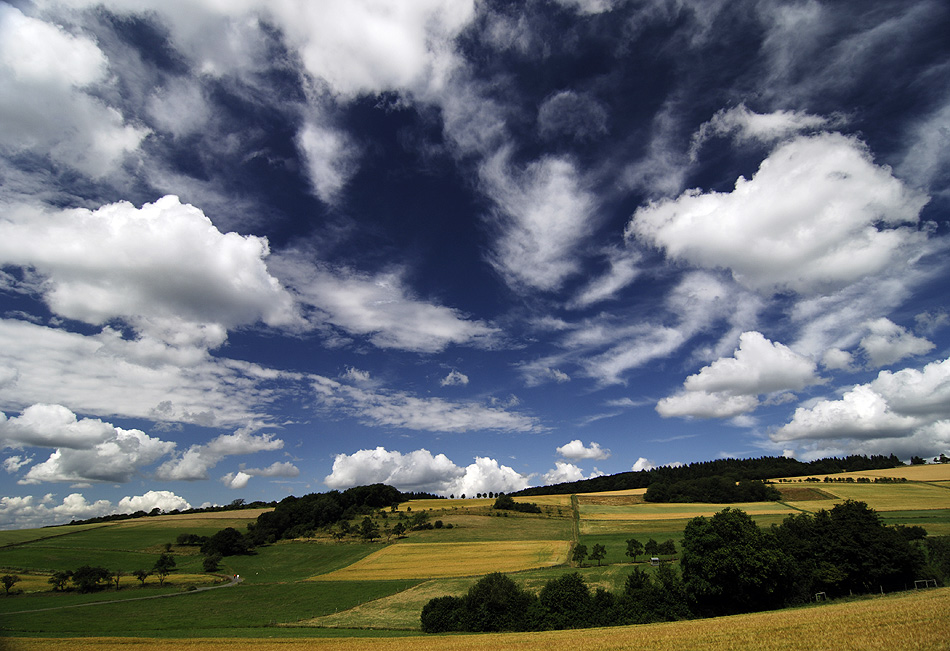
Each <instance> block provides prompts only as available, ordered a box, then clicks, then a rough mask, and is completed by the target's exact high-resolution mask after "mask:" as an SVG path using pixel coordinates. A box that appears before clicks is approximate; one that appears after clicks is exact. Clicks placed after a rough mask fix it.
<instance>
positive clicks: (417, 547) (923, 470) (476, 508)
mask: <svg viewBox="0 0 950 651" xmlns="http://www.w3.org/2000/svg"><path fill="white" fill-rule="evenodd" d="M874 472H875V473H878V476H880V475H884V476H890V477H899V476H902V477H905V478H906V479H907V480H908V481H907V482H906V483H879V484H868V483H861V484H858V483H824V482H821V483H818V484H816V483H798V482H792V483H787V484H780V485H779V487H780V488H781V489H782V491H783V497H784V500H783V501H782V502H780V503H758V504H737V505H731V506H734V507H737V508H741V509H743V510H745V511H746V512H747V513H749V514H750V515H751V516H752V517H753V518H754V519H755V520H756V522H757V523H758V524H759V525H760V526H766V527H767V526H769V525H770V524H778V523H780V522H781V521H782V519H783V518H784V517H785V516H786V515H788V514H791V513H797V512H803V511H804V512H815V511H817V510H819V509H829V508H831V507H832V506H834V505H835V504H836V503H838V502H841V501H843V500H845V499H860V500H862V501H866V502H867V503H868V504H869V505H870V506H871V507H872V508H874V509H876V510H877V511H879V512H880V514H881V517H882V518H883V519H884V521H885V522H887V523H888V524H909V525H921V526H923V527H925V528H926V529H927V530H928V531H929V532H930V533H931V534H932V535H950V467H948V466H915V467H907V468H899V469H891V470H888V471H886V472H885V471H874ZM861 474H863V475H869V474H870V475H871V476H874V475H873V474H871V473H861ZM521 501H530V502H533V503H536V504H538V505H539V506H541V507H542V511H543V512H542V513H541V514H522V513H508V514H506V515H500V514H499V513H497V512H493V511H492V510H491V508H490V506H491V503H492V500H485V499H469V500H416V501H413V502H410V503H407V504H403V505H401V507H400V512H401V513H403V514H405V516H411V515H413V514H417V513H418V512H419V511H425V512H426V513H427V515H428V516H429V521H430V522H432V521H435V520H437V519H438V520H442V521H443V524H444V526H443V527H441V528H438V529H429V530H422V531H413V532H409V533H408V535H407V536H406V537H404V538H401V539H398V540H397V539H392V540H387V538H386V537H385V536H384V537H383V538H382V539H379V540H377V541H375V542H371V543H370V542H364V541H359V540H357V539H356V538H349V539H346V540H344V541H342V542H340V541H336V540H334V539H333V538H331V537H330V536H328V535H322V534H321V535H317V536H316V537H314V538H309V539H298V540H293V541H281V542H279V543H276V544H272V545H266V546H263V547H260V548H259V549H258V550H257V551H256V553H254V554H252V555H247V556H231V557H227V558H225V559H224V561H223V563H222V567H221V571H220V572H219V573H218V574H217V575H213V574H207V573H205V572H203V571H202V567H201V561H202V557H201V555H200V554H199V553H198V550H197V548H196V547H183V546H179V545H177V544H175V541H176V539H177V537H178V535H179V534H181V533H197V534H200V535H210V534H212V533H214V532H215V531H218V530H219V529H221V528H223V527H227V526H233V527H235V528H237V529H239V530H243V529H244V527H246V525H247V523H248V522H251V521H253V520H254V519H255V518H256V517H257V515H258V514H259V513H260V510H254V511H246V512H244V511H230V512H226V513H213V514H206V515H205V517H202V514H192V515H187V516H183V515H175V516H158V517H150V518H140V519H136V520H129V521H121V522H112V523H104V524H95V525H71V526H64V527H53V528H47V529H36V530H26V531H0V573H4V574H5V573H14V574H18V575H19V576H21V578H22V580H21V582H20V583H18V584H17V585H16V586H15V591H19V593H18V594H14V595H11V596H9V597H0V636H2V637H4V638H5V639H4V640H0V642H6V643H7V645H6V646H3V644H0V648H11V649H21V648H22V649H62V648H67V645H68V648H70V649H82V648H84V647H85V646H86V645H87V644H89V645H92V646H90V647H89V648H93V646H94V648H97V649H98V648H104V649H109V648H119V646H122V648H123V649H127V648H129V644H130V642H129V641H128V640H123V641H119V640H118V639H116V640H114V641H110V639H111V638H135V640H134V641H133V643H131V645H132V646H133V647H134V648H136V649H143V650H145V649H150V648H153V647H152V646H151V645H153V644H158V645H160V644H161V643H160V640H161V639H165V638H175V639H176V647H178V646H180V647H181V648H192V647H193V648H196V649H197V648H200V649H216V648H218V647H219V646H223V645H224V644H227V645H228V648H229V649H240V648H241V647H242V646H243V643H242V642H241V641H240V640H238V641H233V639H234V638H242V639H244V638H253V639H254V640H255V642H254V644H255V648H275V649H276V648H281V649H295V648H298V646H302V642H301V641H298V639H303V640H305V643H306V644H307V645H308V647H314V646H315V647H316V648H338V647H339V648H344V647H345V648H347V649H360V648H364V647H363V645H365V644H372V646H373V648H377V649H379V648H382V649H389V648H391V649H402V648H407V647H406V644H412V645H413V647H412V648H413V649H417V650H418V649H427V648H439V649H456V648H458V649H468V648H475V647H479V648H481V647H482V646H484V645H486V644H499V645H502V646H504V647H505V648H523V649H534V648H541V647H549V646H550V645H552V644H562V645H563V644H565V643H566V640H567V639H568V636H570V639H571V646H572V647H576V648H578V649H586V648H591V649H595V648H596V649H613V648H616V649H627V648H644V647H649V648H651V649H653V648H656V649H665V648H670V649H672V648H677V649H679V648H697V649H700V648H701V649H722V648H775V649H795V648H818V647H821V646H823V644H822V642H821V641H820V640H821V639H822V637H821V636H822V635H828V634H829V631H830V630H834V634H835V636H836V638H835V640H836V642H838V641H840V639H845V638H841V637H840V636H842V635H851V636H853V637H854V639H855V640H859V641H860V643H856V644H854V645H849V644H845V645H844V646H848V647H852V646H853V647H856V648H884V647H885V646H887V647H888V648H892V647H894V646H899V647H900V648H948V647H947V646H946V645H947V640H948V639H950V636H948V633H950V631H948V626H947V625H946V624H945V617H944V615H943V613H945V612H947V610H948V608H950V589H944V588H941V589H936V590H934V589H931V590H927V591H920V592H918V593H900V594H895V595H887V596H885V597H881V596H878V597H876V598H873V599H861V600H857V601H854V602H848V603H842V602H838V603H831V604H823V605H820V606H817V607H810V608H801V609H793V610H785V611H778V612H771V613H760V614H754V615H743V616H738V617H728V618H718V619H715V620H694V621H688V622H679V623H674V624H663V625H647V626H637V627H619V628H610V629H595V630H588V631H585V632H584V634H583V635H577V633H576V632H575V633H573V634H570V632H552V633H533V634H510V635H504V636H493V635H456V636H451V637H448V638H446V637H437V636H422V637H418V636H420V635H421V633H420V631H419V613H420V611H421V609H422V606H423V605H425V603H427V602H428V600H430V599H432V598H433V597H437V596H442V595H456V596H457V595H461V594H464V593H465V592H466V591H467V590H468V588H469V587H470V586H471V585H472V584H473V583H474V582H475V581H476V580H477V579H478V577H479V576H481V575H484V574H486V573H488V572H493V571H503V572H506V573H509V575H510V576H511V577H512V578H513V579H514V580H515V581H516V582H517V583H518V584H519V585H521V586H522V587H525V588H527V589H529V590H532V591H537V590H540V588H541V587H542V586H543V585H544V584H545V582H547V581H548V580H549V579H551V578H555V577H558V576H560V575H562V574H563V573H564V572H567V571H579V572H580V573H581V574H582V576H583V577H584V579H585V581H586V582H587V583H588V584H589V585H590V586H591V587H592V588H594V587H603V588H605V589H607V590H610V591H618V590H619V589H620V588H622V586H623V584H624V581H625V580H626V577H627V575H628V574H629V573H630V571H631V570H632V568H633V567H634V564H633V563H632V559H630V558H629V557H627V556H625V551H626V540H627V539H629V538H636V539H638V540H640V541H641V542H644V543H645V542H646V541H647V540H648V539H650V538H653V539H654V540H657V541H658V542H662V541H664V540H666V539H673V540H674V541H677V543H678V541H679V539H680V538H681V537H682V532H683V528H684V527H685V526H686V523H687V522H688V521H689V519H690V518H692V517H695V516H696V515H705V516H711V515H713V514H714V513H716V512H717V511H719V510H721V509H722V508H723V505H715V504H648V503H644V502H643V500H642V490H641V491H615V492H611V493H597V494H587V495H578V496H577V497H576V498H575V499H573V500H572V499H571V496H566V495H559V496H539V497H533V498H528V499H524V500H521ZM575 505H576V510H575ZM399 517H400V514H399V512H397V513H392V512H387V513H385V514H384V513H382V512H379V513H378V514H377V515H376V519H377V522H378V523H379V524H380V526H381V527H383V526H384V525H389V526H390V527H391V526H392V525H393V524H394V523H395V521H396V520H395V519H398V518H399ZM354 524H358V523H354ZM448 525H452V526H451V528H449V527H448ZM574 542H577V543H580V544H584V545H586V546H587V548H588V550H590V549H591V547H592V546H593V545H594V544H602V545H604V546H605V547H606V549H607V556H606V558H604V559H603V560H602V561H601V564H600V565H598V564H597V563H596V562H591V561H589V560H588V561H586V562H585V563H584V564H583V567H576V566H573V564H572V563H571V562H570V560H569V558H570V549H571V545H572V543H574ZM169 543H171V547H170V549H171V553H172V555H173V557H174V558H175V560H176V563H177V571H176V572H174V573H172V574H171V575H170V576H169V577H168V580H167V581H166V584H165V586H164V587H159V585H158V581H157V579H156V578H154V577H150V578H149V579H147V582H146V584H145V586H141V585H140V583H139V582H138V581H137V580H135V579H134V578H133V577H132V576H130V574H131V572H132V571H133V570H135V569H139V568H149V567H151V566H152V564H154V562H155V560H156V559H157V558H158V556H159V555H160V554H161V553H162V552H164V551H165V549H166V547H167V546H168V544H169ZM637 560H638V561H639V562H638V563H637V565H636V567H640V568H643V569H646V570H647V571H648V572H652V571H654V568H652V567H650V564H649V563H648V562H647V559H646V558H645V557H643V556H641V557H639V558H638V559H637ZM674 562H675V561H674ZM82 564H93V565H101V566H104V567H107V568H109V569H110V570H120V571H122V572H123V573H124V574H125V576H123V577H122V578H121V582H120V589H119V590H118V591H116V590H115V589H114V587H113V588H111V589H108V590H104V591H102V592H97V593H92V594H78V593H76V592H67V593H54V592H51V590H50V586H49V584H48V582H47V579H48V578H49V575H50V573H51V572H53V571H57V570H71V569H75V568H76V567H78V566H79V565H82ZM234 574H240V575H241V578H242V579H243V583H241V584H240V585H236V586H234V587H221V588H218V589H214V590H210V591H206V592H199V593H195V592H190V591H189V589H190V588H191V587H192V586H201V587H210V586H213V585H215V584H216V583H221V582H222V581H224V580H225V577H229V576H231V575H234ZM141 597H158V598H156V599H147V600H143V599H141ZM106 602H114V603H106ZM49 609H52V610H49ZM836 613H837V614H836ZM938 613H939V616H938ZM842 627H844V628H842ZM941 629H942V630H941ZM791 631H794V632H795V633H794V635H792V634H791V633H790V632H791ZM934 631H937V632H941V633H942V635H936V634H935V633H934ZM404 635H411V636H413V637H412V639H411V640H410V641H404V640H403V639H401V638H400V637H398V636H404ZM366 636H369V637H373V640H372V642H363V641H362V640H363V638H364V637H366ZM72 638H87V640H86V642H82V641H76V640H74V639H72ZM106 638H109V639H106ZM185 638H204V640H203V641H200V642H193V641H191V640H186V639H185ZM341 638H342V639H341ZM380 638H381V639H380ZM265 639H266V640H268V641H267V642H264V641H263V640H265ZM938 639H939V640H941V642H940V644H944V645H945V646H944V647H940V646H939V645H937V644H936V642H935V640H938ZM150 640H158V641H157V642H151V641H150ZM216 640H217V641H216ZM502 640H503V642H502ZM894 640H899V643H895V642H894ZM766 643H767V644H770V645H772V646H763V644H766ZM261 645H263V646H261ZM585 645H586V646H585ZM796 645H797V646H796ZM838 646H841V645H838ZM154 648H159V646H155V647H154Z"/></svg>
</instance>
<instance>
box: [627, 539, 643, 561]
mask: <svg viewBox="0 0 950 651" xmlns="http://www.w3.org/2000/svg"><path fill="white" fill-rule="evenodd" d="M642 553H643V543H642V542H640V541H639V540H637V539H636V538H630V539H629V540H627V551H626V554H627V556H629V557H630V558H632V559H633V562H634V563H636V562H637V556H639V555H640V554H642Z"/></svg>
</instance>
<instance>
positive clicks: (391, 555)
mask: <svg viewBox="0 0 950 651" xmlns="http://www.w3.org/2000/svg"><path fill="white" fill-rule="evenodd" d="M569 549H570V543H568V542H563V541H552V540H516V541H509V542H506V543H505V544H504V545H499V544H497V543H491V542H470V543H444V544H439V543H429V544H425V543H421V544H419V543H399V544H396V545H389V546H388V547H384V548H383V549H381V550H380V551H378V552H376V553H375V554H371V555H369V556H367V557H366V558H364V559H362V560H359V561H357V562H356V563H353V564H352V565H350V566H348V567H345V568H343V569H341V570H337V571H335V572H330V573H329V574H323V575H320V576H315V577H311V580H314V579H316V580H321V581H361V580H363V581H369V580H395V579H429V578H441V577H457V576H477V575H481V574H488V573H490V572H518V571H520V570H527V569H532V568H537V567H551V566H554V565H561V564H563V563H566V562H567V556H568V550H569Z"/></svg>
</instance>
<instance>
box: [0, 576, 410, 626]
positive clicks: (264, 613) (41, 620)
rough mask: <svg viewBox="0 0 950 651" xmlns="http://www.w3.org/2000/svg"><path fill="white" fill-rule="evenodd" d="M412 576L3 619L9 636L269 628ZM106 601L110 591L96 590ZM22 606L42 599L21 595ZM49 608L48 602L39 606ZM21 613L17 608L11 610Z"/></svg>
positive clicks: (394, 586)
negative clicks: (100, 591) (389, 579)
mask: <svg viewBox="0 0 950 651" xmlns="http://www.w3.org/2000/svg"><path fill="white" fill-rule="evenodd" d="M413 585H415V584H414V583H413V582H411V581H353V582H340V581H336V582H333V583H322V582H309V583H286V584H269V585H238V586H236V587H233V588H221V589H219V590H211V591H208V592H200V593H194V594H181V595H180V596H176V597H169V598H165V599H152V600H148V601H128V600H126V601H123V602H121V603H103V604H100V605H96V606H88V607H84V608H61V609H59V610H55V611H43V612H33V613H29V612H18V613H17V614H16V615H15V616H4V617H3V620H2V621H0V633H2V634H3V635H36V634H43V635H52V636H56V637H69V636H100V635H101V636H107V635H114V636H122V635H132V634H134V635H144V636H151V635H159V636H161V635H163V634H164V633H166V632H172V631H174V632H175V633H176V634H187V635H192V636H196V637H198V636H222V635H231V629H232V628H234V627H241V628H263V627H270V626H274V625H276V624H281V623H285V624H286V623H291V622H296V621H298V620H303V619H311V618H314V617H318V616H321V615H328V614H330V613H334V612H337V611H339V610H346V609H349V608H353V607H354V606H358V605H359V604H361V603H366V602H369V601H373V600H375V599H379V598H381V597H384V596H387V595H391V594H394V593H396V592H400V591H402V590H405V589H407V588H411V587H412V586H413ZM96 596H98V597H99V598H100V600H102V599H105V598H107V597H109V596H110V593H108V592H104V593H99V594H98V595H96ZM17 601H18V602H19V604H20V606H21V607H22V610H31V609H33V608H34V606H33V604H40V603H42V601H41V600H34V599H32V598H30V597H29V596H26V597H24V598H21V599H17ZM36 607H37V608H44V607H48V606H39V605H38V606H36ZM7 612H16V611H7Z"/></svg>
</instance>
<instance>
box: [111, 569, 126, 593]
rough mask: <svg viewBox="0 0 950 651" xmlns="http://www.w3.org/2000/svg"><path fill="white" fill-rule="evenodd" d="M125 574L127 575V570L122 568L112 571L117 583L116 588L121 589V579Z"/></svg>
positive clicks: (114, 580)
mask: <svg viewBox="0 0 950 651" xmlns="http://www.w3.org/2000/svg"><path fill="white" fill-rule="evenodd" d="M123 576H125V572H123V571H122V570H116V571H115V572H113V573H112V582H113V583H115V589H116V590H118V589H119V579H121V578H122V577H123Z"/></svg>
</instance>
